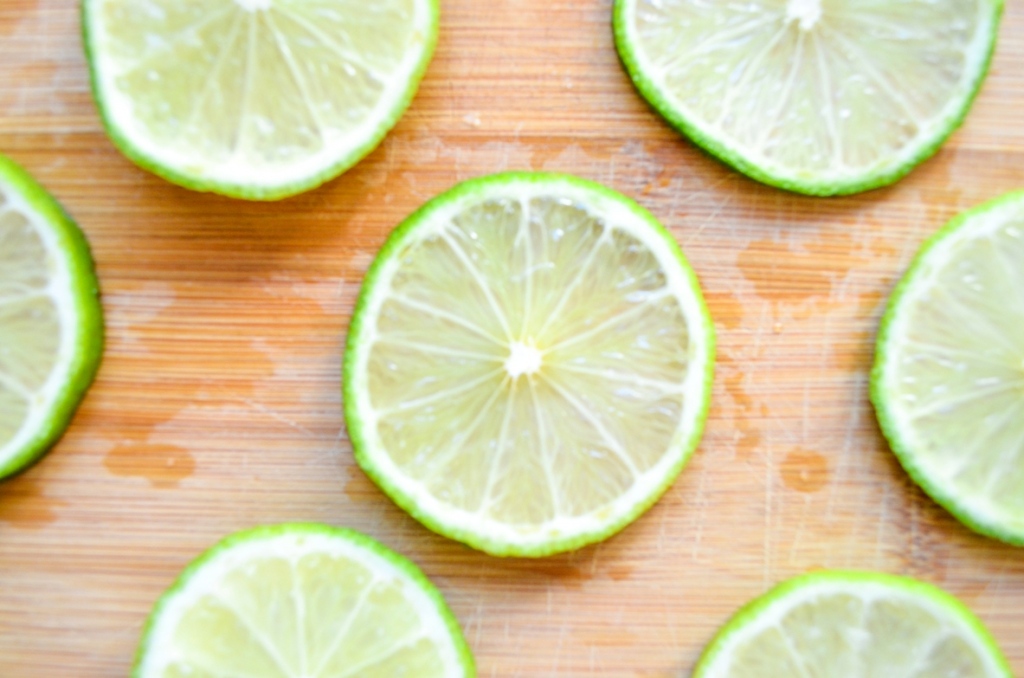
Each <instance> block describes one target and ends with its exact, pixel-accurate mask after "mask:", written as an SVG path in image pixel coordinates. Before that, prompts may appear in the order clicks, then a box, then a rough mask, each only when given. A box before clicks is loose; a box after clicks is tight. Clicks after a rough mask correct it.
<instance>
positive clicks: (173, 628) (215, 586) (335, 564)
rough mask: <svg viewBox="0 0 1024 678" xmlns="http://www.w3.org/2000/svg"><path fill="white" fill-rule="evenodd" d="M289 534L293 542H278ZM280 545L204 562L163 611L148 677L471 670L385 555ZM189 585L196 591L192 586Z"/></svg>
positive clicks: (438, 677) (301, 677)
mask: <svg viewBox="0 0 1024 678" xmlns="http://www.w3.org/2000/svg"><path fill="white" fill-rule="evenodd" d="M279 541H285V540H279ZM292 548H293V547H290V546H289V547H282V546H280V545H275V544H273V543H270V544H267V545H266V546H262V547H258V548H256V549H252V550H251V553H250V554H248V555H247V556H245V557H244V558H240V559H234V561H233V562H230V561H231V560H232V559H231V558H230V556H229V558H228V559H227V560H229V562H228V563H227V564H225V565H217V566H216V567H215V568H212V569H215V570H216V571H215V572H213V573H207V572H205V571H204V570H203V569H200V570H199V571H198V572H196V574H195V575H194V576H193V578H192V579H191V580H190V582H189V585H188V588H186V589H185V592H184V593H183V594H181V599H180V600H179V601H172V602H170V603H169V604H168V605H166V606H165V607H164V608H163V610H161V612H162V613H163V614H165V615H171V616H173V619H159V620H158V622H157V623H158V627H157V628H158V632H159V633H158V635H157V636H156V637H153V638H150V639H149V642H150V643H151V648H150V650H149V652H151V653H152V656H151V657H148V658H147V659H146V660H145V661H144V664H143V667H144V668H143V671H142V672H141V675H143V676H147V677H148V676H154V677H155V676H160V677H161V678H219V677H221V676H250V677H252V678H319V677H323V678H344V677H347V676H353V677H356V676H358V677H360V678H362V677H366V678H391V677H392V676H417V677H420V676H422V677H423V678H450V677H452V676H463V675H464V673H463V670H462V668H460V665H459V663H458V660H457V659H456V658H455V653H454V652H453V650H452V648H451V647H450V646H451V639H450V637H449V636H448V634H449V630H448V627H447V626H446V623H445V621H444V620H443V619H442V618H441V617H440V615H438V614H437V613H436V612H435V611H433V610H432V609H431V606H432V605H433V602H432V601H431V600H430V599H428V598H427V597H426V596H425V595H424V594H423V592H422V591H420V590H418V588H417V586H419V584H418V583H417V582H414V581H411V580H409V579H408V578H406V577H404V576H403V573H402V572H401V571H400V570H399V569H397V568H394V567H391V566H389V565H387V564H384V563H382V562H381V559H380V558H379V556H376V555H373V554H367V553H362V554H361V553H359V552H357V551H355V550H354V549H353V548H345V549H342V550H341V552H338V550H337V549H335V548H333V547H327V548H324V549H322V550H321V549H317V548H306V549H302V548H300V549H299V551H298V552H293V553H280V552H275V551H281V550H284V551H289V550H291V549H292ZM190 589H191V590H190Z"/></svg>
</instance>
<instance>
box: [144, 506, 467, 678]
mask: <svg viewBox="0 0 1024 678" xmlns="http://www.w3.org/2000/svg"><path fill="white" fill-rule="evenodd" d="M295 534H311V535H318V536H326V537H330V538H332V539H340V540H344V541H347V542H349V543H352V544H355V545H357V546H359V547H360V548H362V549H365V550H367V551H370V552H372V553H373V554H375V555H377V556H379V557H381V558H383V559H384V560H386V561H388V562H389V563H390V564H391V565H393V566H395V567H396V568H397V569H398V570H400V571H401V572H402V573H403V574H404V575H405V576H407V577H409V579H410V580H411V581H412V582H413V583H414V584H416V585H417V587H418V588H419V589H420V590H421V591H422V592H423V593H425V594H426V595H427V596H428V597H429V598H430V599H431V601H433V602H434V604H435V606H436V608H437V612H438V613H439V614H440V615H441V618H442V619H444V622H445V627H446V628H447V629H448V632H449V634H450V635H451V638H452V642H453V644H454V645H455V649H456V652H457V653H458V655H459V663H460V664H461V665H462V668H463V670H464V676H465V678H475V676H476V663H475V661H474V659H473V654H472V652H471V651H470V649H469V644H468V643H467V642H466V639H465V636H463V634H462V628H461V627H460V626H459V622H458V620H456V618H455V615H454V613H452V611H451V609H450V608H449V607H448V603H447V602H445V600H444V596H442V595H441V592H440V591H439V590H438V588H437V587H436V586H435V585H434V583H433V582H432V581H430V579H428V578H427V576H426V575H425V574H423V571H422V570H420V568H419V567H418V566H417V565H416V564H415V563H414V562H412V561H411V560H409V559H408V558H406V557H405V556H403V555H401V554H399V553H396V552H395V551H392V550H391V549H389V548H388V547H386V546H384V545H383V544H381V543H380V542H378V541H376V540H375V539H372V538H370V537H368V536H366V535H365V534H363V533H361V532H356V531H355V530H350V529H348V528H344V527H331V526H329V525H324V524H322V523H282V524H280V525H265V526H261V527H254V528H251V529H248V530H242V531H241V532H236V533H234V534H232V535H229V536H227V537H225V538H224V539H222V540H221V541H219V542H217V543H216V544H215V545H213V546H212V547H210V548H209V549H207V550H206V551H204V552H203V553H202V554H201V555H200V556H199V557H198V558H196V559H195V560H193V561H192V562H191V563H189V564H188V566H187V567H186V568H185V569H184V570H182V572H181V574H179V575H178V578H177V579H175V580H174V583H173V584H171V587H170V588H168V589H167V590H166V591H164V593H163V594H162V595H161V596H160V598H159V599H158V600H157V602H156V604H155V605H154V606H153V611H152V612H150V614H149V617H148V618H147V619H146V623H145V625H144V626H143V629H142V637H141V640H140V641H139V647H138V649H137V650H136V653H135V662H134V664H133V666H132V674H131V675H132V678H151V677H148V676H146V675H145V674H143V673H142V664H143V661H144V659H145V657H146V653H147V652H148V651H149V648H150V646H151V645H152V643H153V635H152V634H153V631H154V629H155V627H156V623H157V621H158V620H159V618H160V615H161V613H162V612H163V609H164V607H165V606H166V605H167V603H168V601H170V600H171V599H172V598H173V597H174V596H176V595H177V594H178V593H180V592H182V591H184V590H185V589H186V588H188V584H189V582H190V581H191V579H192V576H193V575H194V574H195V573H196V572H198V571H199V570H201V569H202V568H203V567H204V566H205V565H206V564H207V563H208V562H210V561H211V560H213V559H214V558H216V557H218V556H219V555H220V554H221V553H222V552H224V551H229V550H231V549H232V548H233V547H235V546H237V545H239V544H246V543H249V542H252V541H260V540H263V539H273V538H275V537H279V536H282V535H295Z"/></svg>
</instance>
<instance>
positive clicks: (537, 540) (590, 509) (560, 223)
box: [344, 174, 714, 556]
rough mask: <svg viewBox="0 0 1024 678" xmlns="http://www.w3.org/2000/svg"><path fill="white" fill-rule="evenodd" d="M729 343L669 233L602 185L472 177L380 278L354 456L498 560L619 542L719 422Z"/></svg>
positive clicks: (367, 332)
mask: <svg viewBox="0 0 1024 678" xmlns="http://www.w3.org/2000/svg"><path fill="white" fill-rule="evenodd" d="M713 360H714V334H713V329H712V323H711V320H710V318H709V316H708V313H707V309H706V307H705V305H704V301H703V298H702V296H701V293H700V289H699V286H698V282H697V279H696V277H695V275H694V273H693V271H692V270H691V269H690V267H689V265H688V264H687V263H686V260H685V259H684V257H683V254H682V252H681V251H680V249H679V246H678V245H677V244H676V242H675V241H674V240H673V239H672V237H671V235H670V234H669V233H668V232H667V231H666V230H665V229H664V228H663V227H662V226H661V225H660V224H659V223H658V222H657V221H655V219H654V218H653V217H652V216H651V215H650V214H649V213H648V212H646V211H645V210H644V209H643V208H641V207H640V206H638V205H637V204H635V203H634V202H632V201H630V200H628V199H626V198H624V197H623V196H621V195H619V194H617V193H614V192H613V191H610V190H608V189H606V188H604V187H602V186H599V185H597V184H593V183H590V182H586V181H583V180H580V179H576V178H572V177H567V176H560V175H547V174H502V175H496V176H491V177H486V178H483V179H477V180H473V181H469V182H466V183H464V184H461V185H460V186H457V187H456V188H454V189H452V190H451V191H449V192H447V193H445V194H444V195H441V196H440V197H437V198H435V199H434V200H432V201H431V202H429V203H428V204H427V205H426V206H424V207H423V208H421V209H420V210H419V211H418V212H416V213H415V214H413V215H412V216H411V217H409V219H408V220H406V221H405V223H403V224H402V225H401V226H399V227H398V228H397V229H396V230H395V232H394V233H393V234H392V235H391V237H390V238H389V239H388V241H387V243H386V244H385V245H384V248H383V249H382V250H381V252H380V254H379V255H378V257H377V259H376V261H375V262H374V263H373V265H372V267H371V268H370V271H369V273H368V274H367V276H366V281H365V283H364V286H363V290H362V293H361V295H360V298H359V302H358V304H357V306H356V310H355V314H354V316H353V319H352V325H351V328H350V330H349V336H348V345H347V349H346V354H345V363H344V394H345V415H346V420H347V422H348V429H349V434H350V437H351V439H352V443H353V446H354V448H355V454H356V459H357V460H358V462H359V464H360V465H361V466H362V467H363V468H364V469H365V470H366V472H367V473H368V474H369V475H370V476H371V477H372V478H373V479H374V480H375V481H376V482H377V484H378V485H380V487H381V488H382V489H383V490H384V491H385V492H386V493H387V494H389V495H390V496H391V497H392V498H393V499H394V500H395V501H396V502H397V503H398V504H399V505H400V506H402V507H403V508H404V509H406V510H407V511H409V513H411V514H412V515H413V516H414V517H416V518H417V519H418V520H420V521H421V522H423V523H424V524H425V525H427V526H428V527H430V528H431V529H433V530H435V531H436V532H439V533H440V534H443V535H446V536H449V537H452V538H454V539H458V540H460V541H463V542H465V543H467V544H469V545H471V546H473V547H475V548H478V549H481V550H483V551H487V552H489V553H492V554H495V555H517V556H542V555H548V554H551V553H555V552H559V551H566V550H571V549H575V548H578V547H580V546H583V545H585V544H588V543H592V542H596V541H599V540H601V539H604V538H606V537H608V536H610V535H611V534H613V533H615V532H617V531H618V530H620V529H622V528H623V527H624V526H625V525H627V524H628V523H630V522H631V521H632V520H634V519H635V518H636V517H637V516H638V515H639V514H640V513H642V512H643V511H644V510H645V509H646V508H647V507H649V506H650V505H651V504H653V503H654V502H655V501H656V500H657V498H658V497H659V496H660V495H661V494H662V493H663V492H664V491H665V490H666V489H667V488H668V486H669V485H670V483H671V482H672V480H673V479H674V478H675V477H676V475H677V474H678V473H679V471H680V470H681V469H682V467H683V465H684V464H685V462H686V460H687V459H688V458H689V456H690V454H691V453H692V451H693V449H694V448H695V447H696V445H697V443H698V441H699V439H700V436H701V432H702V429H703V425H704V420H705V418H706V416H707V409H708V403H709V399H710V389H711V379H712V369H713Z"/></svg>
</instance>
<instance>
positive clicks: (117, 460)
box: [103, 443, 196, 489]
mask: <svg viewBox="0 0 1024 678" xmlns="http://www.w3.org/2000/svg"><path fill="white" fill-rule="evenodd" d="M103 465H104V466H106V468H107V470H108V471H110V473H112V474H113V475H115V476H122V477H128V478H145V479H146V480H148V481H149V482H150V484H151V485H153V487H158V488H160V489H170V488H173V487H177V486H178V484H179V483H181V481H182V480H184V479H185V478H188V477H189V476H191V475H192V474H193V473H194V472H195V469H196V462H195V458H193V456H192V454H191V453H190V452H189V451H188V450H186V449H185V448H183V447H179V446H177V445H164V444H158V443H137V444H130V445H118V446H117V447H115V448H114V449H113V450H111V451H110V452H109V453H108V454H107V456H106V458H105V459H104V460H103Z"/></svg>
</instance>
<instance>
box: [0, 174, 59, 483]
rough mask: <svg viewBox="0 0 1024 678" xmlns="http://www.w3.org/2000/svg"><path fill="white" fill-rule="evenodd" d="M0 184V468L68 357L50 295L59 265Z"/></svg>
mask: <svg viewBox="0 0 1024 678" xmlns="http://www.w3.org/2000/svg"><path fill="white" fill-rule="evenodd" d="M5 190H6V189H5V188H4V187H3V186H0V465H2V462H3V461H5V460H4V454H3V452H4V451H5V448H7V447H8V446H11V449H13V450H14V451H15V452H17V451H18V449H19V448H20V445H17V444H15V441H16V440H17V439H19V438H23V437H24V436H25V435H28V434H31V433H34V430H35V428H36V426H38V422H37V421H34V420H35V419H38V418H39V417H41V416H42V414H43V412H44V411H45V409H46V408H47V407H48V406H49V404H50V402H51V401H52V398H53V396H54V393H53V391H54V386H53V384H52V383H51V382H54V381H57V382H59V381H60V378H59V376H60V375H57V377H56V378H55V375H54V372H55V371H56V370H58V369H59V368H60V367H61V363H62V362H64V361H66V360H67V359H68V351H69V346H68V341H67V336H66V335H67V331H66V328H64V327H62V323H61V309H60V308H59V307H58V304H59V302H58V300H57V298H56V296H55V295H57V294H59V293H60V292H58V291H57V290H60V288H61V285H60V284H59V283H57V284H54V278H56V277H58V276H60V270H59V267H60V263H59V261H58V258H57V257H55V256H54V255H53V254H52V253H51V251H50V248H52V246H53V245H52V244H51V243H47V242H45V241H44V240H43V235H42V233H41V231H40V229H39V228H38V227H37V226H36V225H34V224H33V222H32V219H36V218H38V217H36V216H35V215H33V214H31V213H30V212H28V211H26V209H25V208H24V206H23V205H20V204H16V201H15V200H14V199H13V197H12V196H10V195H8V194H6V193H5Z"/></svg>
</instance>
